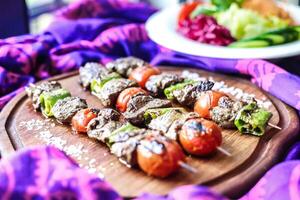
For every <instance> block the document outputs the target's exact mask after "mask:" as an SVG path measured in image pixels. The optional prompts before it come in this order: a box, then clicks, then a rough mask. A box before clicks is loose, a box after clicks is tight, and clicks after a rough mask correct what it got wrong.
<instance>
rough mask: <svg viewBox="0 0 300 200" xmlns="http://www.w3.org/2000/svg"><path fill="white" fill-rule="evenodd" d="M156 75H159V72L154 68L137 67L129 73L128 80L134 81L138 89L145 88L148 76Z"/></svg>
mask: <svg viewBox="0 0 300 200" xmlns="http://www.w3.org/2000/svg"><path fill="white" fill-rule="evenodd" d="M157 74H160V70H159V69H157V68H155V67H138V68H135V69H134V70H133V71H132V72H131V74H130V76H129V79H130V80H134V81H136V82H137V83H138V84H139V86H140V87H142V88H145V84H146V82H147V81H148V79H149V78H150V76H153V75H157Z"/></svg>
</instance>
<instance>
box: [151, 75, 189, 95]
mask: <svg viewBox="0 0 300 200" xmlns="http://www.w3.org/2000/svg"><path fill="white" fill-rule="evenodd" d="M183 81H184V79H183V78H182V77H180V76H179V75H177V74H160V75H154V76H151V77H150V78H149V80H148V81H147V82H146V89H147V90H148V91H150V92H151V93H152V94H154V95H156V96H157V95H161V94H162V93H163V91H164V89H166V88H167V87H169V86H171V85H174V84H177V83H181V82H183Z"/></svg>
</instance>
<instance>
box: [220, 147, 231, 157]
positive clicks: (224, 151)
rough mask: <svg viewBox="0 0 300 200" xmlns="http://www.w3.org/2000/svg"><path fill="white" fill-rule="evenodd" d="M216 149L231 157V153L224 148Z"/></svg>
mask: <svg viewBox="0 0 300 200" xmlns="http://www.w3.org/2000/svg"><path fill="white" fill-rule="evenodd" d="M217 149H218V151H220V152H221V153H223V154H225V155H226V156H229V157H231V156H232V155H231V153H230V152H228V151H227V150H226V149H223V148H222V147H217Z"/></svg>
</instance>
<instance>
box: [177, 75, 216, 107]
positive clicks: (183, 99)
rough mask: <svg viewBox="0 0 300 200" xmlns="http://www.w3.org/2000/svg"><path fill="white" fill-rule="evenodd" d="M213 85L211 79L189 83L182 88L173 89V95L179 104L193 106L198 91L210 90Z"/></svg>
mask: <svg viewBox="0 0 300 200" xmlns="http://www.w3.org/2000/svg"><path fill="white" fill-rule="evenodd" d="M213 86H214V83H213V82H211V81H200V82H197V83H191V84H188V85H187V86H185V87H184V88H183V89H180V90H175V91H174V92H173V95H174V97H175V99H176V100H177V101H178V102H179V103H180V104H181V105H185V106H193V105H194V104H195V102H196V100H197V98H198V96H199V95H200V93H201V92H203V91H208V90H211V89H212V87H213Z"/></svg>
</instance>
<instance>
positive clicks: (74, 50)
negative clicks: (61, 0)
mask: <svg viewBox="0 0 300 200" xmlns="http://www.w3.org/2000/svg"><path fill="white" fill-rule="evenodd" d="M155 11H156V10H155V9H154V8H151V7H150V6H147V5H145V4H142V3H138V4H133V3H128V2H127V1H124V0H123V1H122V0H118V1H117V0H81V1H78V2H77V3H73V4H71V5H70V6H68V7H66V8H65V9H63V10H60V11H59V12H58V13H57V14H56V16H57V19H56V21H55V22H54V23H53V24H52V25H51V26H50V27H49V28H48V29H47V31H45V32H44V33H43V34H39V35H25V36H19V37H14V38H8V39H5V40H0V86H1V87H0V96H1V97H0V109H1V108H2V107H3V106H4V105H5V104H6V103H7V102H8V101H9V100H10V99H11V98H12V97H14V96H15V95H16V94H18V93H19V92H21V91H22V90H23V87H24V86H26V85H27V84H29V83H31V82H34V81H37V80H40V79H44V78H48V77H50V76H53V75H56V74H62V73H65V72H68V71H72V70H75V69H78V67H79V66H80V65H82V64H84V63H85V62H88V61H96V62H101V63H103V64H105V63H107V62H109V61H111V60H113V59H115V58H118V57H123V56H129V55H133V56H137V57H140V58H142V59H145V60H146V61H149V62H151V64H153V65H172V66H178V67H183V66H186V67H196V68H201V69H206V70H209V71H215V72H221V73H229V74H236V75H241V76H246V77H249V78H250V79H251V80H252V82H253V83H255V84H257V85H258V86H259V87H260V88H262V89H263V90H265V91H268V92H269V93H271V94H273V95H274V96H276V97H278V98H279V99H281V100H282V101H284V102H286V103H287V104H289V105H291V106H292V107H294V108H295V109H297V110H300V78H299V77H298V75H299V74H300V71H299V70H298V63H299V59H300V57H296V58H291V59H285V60H278V61H274V62H276V63H279V64H280V65H281V66H283V67H284V69H283V68H280V67H278V66H276V65H275V64H272V63H270V62H268V61H264V60H229V59H212V58H205V57H194V56H188V55H184V54H180V53H176V52H173V51H170V50H168V49H165V48H162V47H160V46H158V45H156V44H155V43H154V42H152V41H151V40H150V39H149V38H148V36H147V34H146V31H145V27H144V22H145V21H146V19H147V18H148V17H149V16H150V15H151V14H152V13H154V12H155ZM174 17H175V16H174ZM162 37H163V36H162ZM283 88H284V90H283ZM299 152H300V143H297V144H295V146H294V147H293V148H292V149H291V151H290V153H289V154H288V156H287V158H286V159H287V160H291V159H293V160H298V159H299V157H300V153H299ZM50 161H51V162H50ZM52 162H53V163H59V165H53V163H52ZM299 162H300V161H288V162H285V163H282V164H279V165H277V166H275V167H274V168H273V169H272V170H270V171H269V172H268V173H267V174H266V175H265V176H264V177H263V178H262V179H261V180H260V181H259V182H258V183H257V185H256V186H255V187H254V188H253V189H252V190H251V191H250V192H249V193H248V194H247V195H246V196H245V197H244V199H263V200H269V199H270V200H271V199H276V198H277V197H278V198H277V199H297V195H299V194H298V193H297V192H299V174H300V173H299V164H300V163H299ZM24 163H26V164H24ZM59 170H62V171H63V172H66V173H64V174H63V175H62V174H61V176H60V175H59V173H60V172H59ZM56 173H57V174H56ZM67 173H68V174H69V176H65V174H67ZM54 175H55V176H54ZM46 177H48V178H46ZM16 180H18V184H16ZM71 180H73V181H74V182H75V185H73V183H74V182H72V184H71V182H70V185H68V184H67V186H66V185H65V183H66V182H68V181H71ZM82 181H83V182H82ZM37 188H39V189H40V188H42V189H40V190H37ZM237 189H238V188H237ZM56 194H65V195H70V196H76V197H77V198H81V199H87V198H85V197H93V198H97V197H100V196H101V197H102V198H103V199H117V198H118V196H117V194H116V193H114V192H113V191H111V189H110V187H109V186H107V185H106V184H105V183H104V182H102V181H101V180H99V179H98V178H97V177H95V176H93V175H87V174H86V172H85V171H83V170H81V169H79V168H78V166H77V165H76V164H75V163H74V162H73V161H71V160H69V158H67V157H66V156H65V155H64V154H63V153H61V152H59V151H58V150H55V149H53V148H50V147H48V148H38V149H34V150H27V151H24V152H20V153H18V154H17V155H15V156H14V157H13V158H12V159H10V160H9V161H4V160H3V161H1V164H0V198H1V197H5V196H3V195H11V196H10V197H12V198H13V197H15V198H18V197H20V198H21V196H22V195H25V196H24V197H30V196H32V195H36V196H34V197H35V199H46V197H51V195H56ZM85 195H92V196H85ZM22 197H23V196H22ZM298 197H299V196H298ZM1 199H3V198H1ZM139 199H222V197H221V196H219V195H217V194H214V193H212V192H211V191H209V190H208V189H207V188H204V187H200V186H199V187H198V186H184V187H179V188H177V189H175V190H173V191H172V192H170V193H169V195H168V196H165V197H158V196H152V195H150V194H145V195H143V196H141V197H140V198H139Z"/></svg>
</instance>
